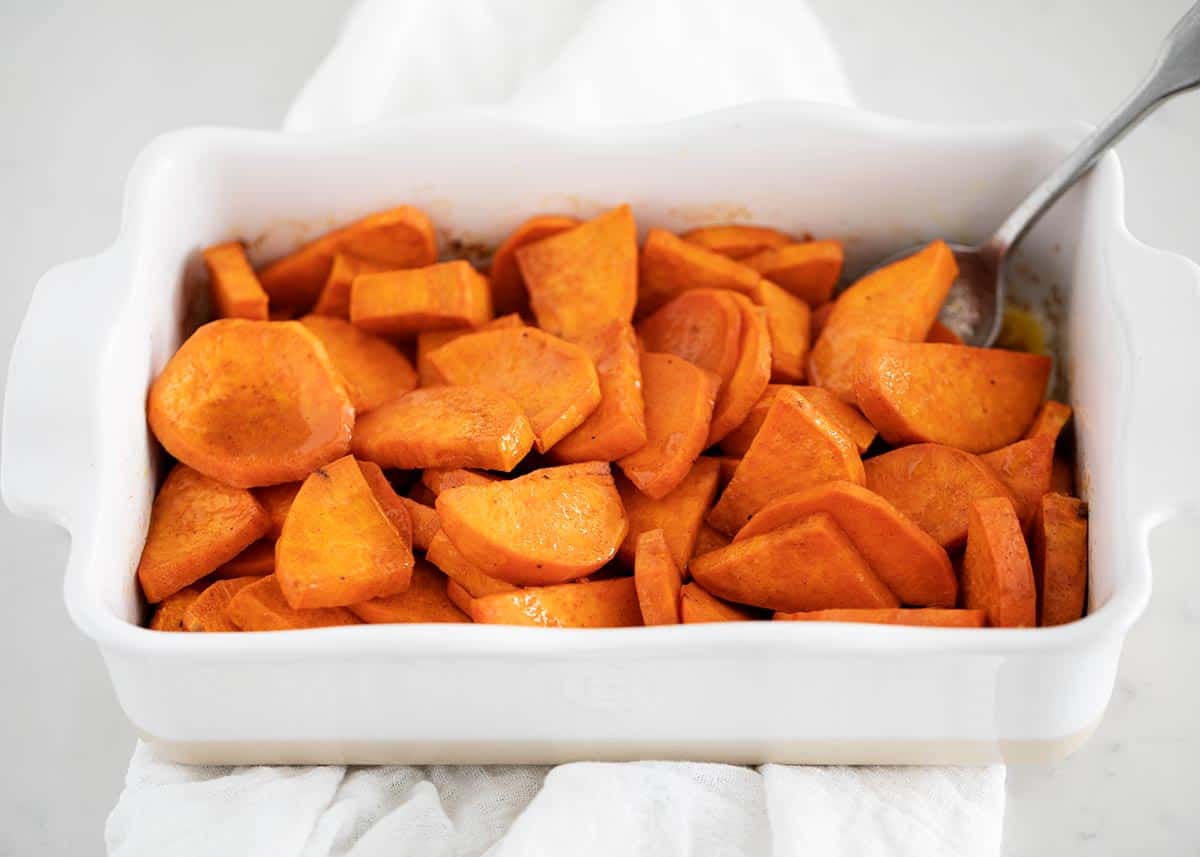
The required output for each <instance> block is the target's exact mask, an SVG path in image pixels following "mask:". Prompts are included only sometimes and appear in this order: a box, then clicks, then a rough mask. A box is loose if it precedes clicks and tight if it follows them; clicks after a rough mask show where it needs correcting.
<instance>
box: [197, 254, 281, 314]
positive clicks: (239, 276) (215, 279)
mask: <svg viewBox="0 0 1200 857" xmlns="http://www.w3.org/2000/svg"><path fill="white" fill-rule="evenodd" d="M204 266H205V267H206V268H208V291H209V294H210V296H211V297H212V302H213V307H214V308H215V309H216V314H217V317H218V318H249V319H254V320H256V321H266V320H267V302H268V298H267V293H266V292H265V291H263V287H262V284H260V283H259V282H258V277H256V276H255V275H254V269H253V268H251V267H250V262H249V261H248V260H247V259H246V249H245V248H244V247H243V246H242V244H241V242H240V241H228V242H226V243H224V244H217V245H215V246H213V247H209V248H208V249H207V250H205V251H204Z"/></svg>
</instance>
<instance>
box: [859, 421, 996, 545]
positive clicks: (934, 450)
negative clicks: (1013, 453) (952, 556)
mask: <svg viewBox="0 0 1200 857" xmlns="http://www.w3.org/2000/svg"><path fill="white" fill-rule="evenodd" d="M863 467H864V469H865V470H866V473H867V488H869V489H870V490H871V491H874V492H875V493H876V494H878V495H879V496H881V497H883V498H884V499H885V500H887V501H888V502H889V503H891V504H892V505H893V506H895V507H896V508H897V509H899V510H900V512H901V513H903V514H904V515H906V516H907V517H908V518H910V519H911V520H912V521H913V523H915V524H916V525H917V526H918V527H920V528H921V529H922V530H924V531H925V532H927V533H929V535H930V536H932V537H933V540H934V541H935V542H937V543H938V544H939V545H941V546H942V547H943V548H945V549H946V550H948V551H953V550H955V549H956V548H959V547H962V545H963V543H964V542H965V541H966V538H967V509H968V508H969V507H970V505H971V503H972V502H973V501H975V500H978V499H981V498H985V497H1003V498H1005V499H1008V500H1011V499H1012V494H1011V493H1010V492H1009V490H1008V487H1007V486H1005V484H1004V483H1003V482H1002V481H1001V480H1000V478H999V476H997V475H996V472H995V471H994V470H992V468H991V467H989V466H988V465H987V464H985V463H984V462H983V460H982V459H980V458H979V457H978V456H976V455H971V454H970V453H969V452H963V451H962V450H961V449H955V448H954V447H952V446H941V445H939V444H935V443H922V444H917V445H915V446H906V447H903V448H902V449H894V450H892V451H891V452H887V453H884V454H883V455H877V456H875V457H874V458H868V459H867V460H866V461H865V462H863Z"/></svg>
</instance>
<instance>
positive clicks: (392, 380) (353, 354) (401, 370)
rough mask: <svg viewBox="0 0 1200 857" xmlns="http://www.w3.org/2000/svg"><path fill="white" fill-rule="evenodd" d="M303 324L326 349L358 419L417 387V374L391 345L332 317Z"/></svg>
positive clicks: (314, 317)
mask: <svg viewBox="0 0 1200 857" xmlns="http://www.w3.org/2000/svg"><path fill="white" fill-rule="evenodd" d="M300 323H301V324H303V325H304V326H305V327H306V328H308V329H309V330H310V331H312V333H313V335H314V336H316V337H317V339H319V340H321V344H322V345H324V346H325V350H326V351H327V352H328V353H329V359H330V360H332V361H333V366H334V368H335V369H337V370H338V372H340V373H341V376H342V380H343V381H344V382H345V387H346V393H347V394H348V395H349V396H350V403H351V404H352V405H354V411H355V413H356V414H357V415H359V416H361V415H362V414H365V413H366V412H367V411H370V410H374V409H375V408H377V407H379V406H380V405H382V404H384V403H385V402H390V401H392V400H393V399H398V398H399V397H400V396H403V395H404V394H405V393H407V392H408V391H409V390H412V389H414V388H415V387H416V386H417V370H415V369H414V368H413V365H412V364H411V363H409V362H408V358H407V357H405V356H404V355H403V354H402V353H401V352H400V349H399V348H397V347H396V346H394V345H392V343H390V342H387V341H386V340H383V339H380V338H379V337H378V336H372V335H371V334H369V333H367V332H365V331H363V330H360V329H359V328H357V327H355V326H354V325H352V324H351V323H350V322H348V321H346V320H344V319H340V318H333V317H331V316H323V315H308V316H305V317H304V318H302V319H300Z"/></svg>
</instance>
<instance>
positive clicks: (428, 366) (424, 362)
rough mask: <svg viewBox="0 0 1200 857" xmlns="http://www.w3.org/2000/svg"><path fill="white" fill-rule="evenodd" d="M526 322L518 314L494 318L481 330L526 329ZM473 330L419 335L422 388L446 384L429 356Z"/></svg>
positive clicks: (422, 333)
mask: <svg viewBox="0 0 1200 857" xmlns="http://www.w3.org/2000/svg"><path fill="white" fill-rule="evenodd" d="M524 326H525V322H524V321H522V320H521V317H520V316H519V315H517V314H516V313H509V314H508V315H502V316H500V317H499V318H493V319H492V320H491V321H489V322H486V323H485V324H483V325H482V326H481V327H480V328H479V329H480V330H502V329H504V328H506V327H524ZM473 332H474V330H473V328H462V329H459V330H423V331H421V332H420V333H418V334H417V378H418V380H419V381H420V382H421V386H422V387H433V386H436V385H438V384H444V383H446V380H445V379H444V378H443V377H442V376H441V375H440V374H439V373H438V371H437V370H436V369H434V368H433V363H431V362H430V360H429V355H430V354H432V353H433V352H435V351H437V350H438V349H439V348H441V347H442V346H443V345H445V344H446V343H447V342H452V341H453V340H455V339H458V337H460V336H463V335H464V334H467V333H473Z"/></svg>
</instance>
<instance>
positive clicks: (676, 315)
mask: <svg viewBox="0 0 1200 857" xmlns="http://www.w3.org/2000/svg"><path fill="white" fill-rule="evenodd" d="M637 332H638V337H640V338H641V341H642V347H643V348H644V349H645V350H646V351H653V352H657V353H660V354H674V355H675V356H676V357H682V358H683V359H684V360H686V361H687V362H689V363H691V364H693V365H694V366H699V367H700V368H701V369H707V370H708V371H709V372H714V373H716V374H717V376H719V377H720V379H721V383H722V384H725V383H727V382H728V381H729V379H730V378H731V377H732V376H733V372H734V369H736V368H737V364H738V358H739V357H740V356H741V345H742V310H741V307H740V305H739V304H738V302H737V300H736V299H735V298H734V295H733V294H732V293H730V292H727V291H724V290H723V289H693V290H691V291H689V292H684V293H683V294H681V295H680V296H679V297H677V298H675V299H674V300H672V301H671V302H670V303H667V304H665V305H664V306H662V307H660V308H659V309H658V310H656V311H655V312H654V313H652V314H650V315H648V316H647V317H646V318H644V319H642V320H641V321H640V322H638V326H637Z"/></svg>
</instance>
